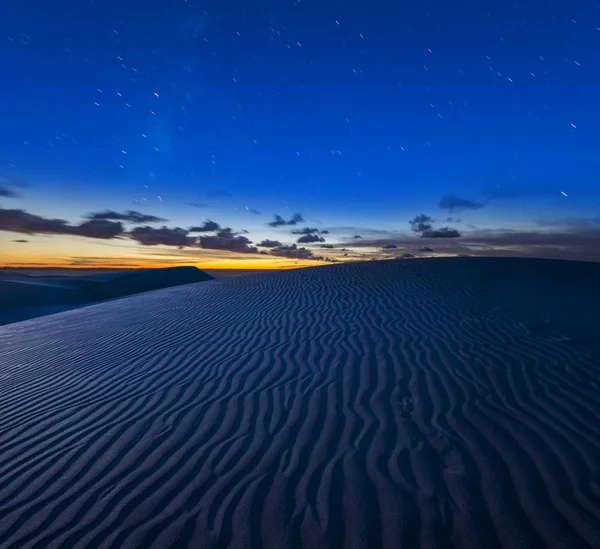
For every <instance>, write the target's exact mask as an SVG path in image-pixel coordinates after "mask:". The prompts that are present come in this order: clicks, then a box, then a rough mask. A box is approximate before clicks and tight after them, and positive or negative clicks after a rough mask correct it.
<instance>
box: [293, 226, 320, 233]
mask: <svg viewBox="0 0 600 549" xmlns="http://www.w3.org/2000/svg"><path fill="white" fill-rule="evenodd" d="M318 232H319V229H315V228H314V227H304V228H303V229H296V230H295V231H292V234H313V233H318Z"/></svg>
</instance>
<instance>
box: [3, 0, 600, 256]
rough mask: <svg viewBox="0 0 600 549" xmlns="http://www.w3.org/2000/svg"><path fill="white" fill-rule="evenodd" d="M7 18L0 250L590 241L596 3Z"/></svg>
mask: <svg viewBox="0 0 600 549" xmlns="http://www.w3.org/2000/svg"><path fill="white" fill-rule="evenodd" d="M0 28H1V32H0V38H1V41H0V68H1V70H2V76H3V78H2V87H1V88H0V99H1V101H0V120H1V121H2V132H0V251H1V252H0V264H2V265H74V266H94V267H95V266H108V267H110V266H160V265H174V264H194V265H198V266H199V267H207V268H208V267H212V268H218V267H239V268H254V267H262V268H268V267H285V266H294V265H306V264H315V263H318V262H319V261H318V260H317V259H316V258H318V257H328V258H332V259H335V260H348V259H356V258H367V259H368V258H372V257H378V258H381V257H393V256H401V255H403V254H407V253H410V254H413V255H447V254H452V255H454V254H457V253H463V254H464V253H468V254H472V255H518V256H538V257H558V258H571V259H587V260H600V185H599V182H598V174H599V173H600V108H598V98H599V97H600V71H599V70H598V67H600V6H598V5H596V3H594V2H588V1H582V0H576V1H574V2H570V3H568V5H567V3H566V2H558V3H555V2H549V1H539V0H532V1H528V2H512V3H510V2H505V1H500V0H497V1H483V2H481V1H477V2H475V1H470V0H464V1H462V2H458V3H457V2H449V1H447V0H431V1H429V2H392V1H378V2H375V1H372V0H355V1H346V2H342V1H338V2H333V1H323V0H320V1H308V0H292V1H277V2H275V1H271V2H254V1H248V0H219V1H214V0H211V1H198V0H161V1H159V0H153V1H149V2H144V3H143V7H142V3H141V2H139V1H137V0H123V1H117V0H94V1H91V0H56V1H54V2H43V1H41V0H37V1H34V0H12V1H9V2H6V3H4V5H3V7H2V8H0ZM295 214H300V215H299V216H296V217H295ZM276 215H277V216H281V217H280V218H276V217H275V216H276ZM417 216H421V217H417ZM276 219H279V222H275V220H276ZM61 220H62V221H61ZM208 220H212V221H214V222H215V223H216V224H218V226H219V227H220V229H221V230H220V232H219V230H218V229H217V230H212V231H211V230H205V231H200V229H216V227H215V225H214V224H213V225H209V226H208V227H206V226H205V223H206V222H207V221H208ZM411 220H412V221H413V223H412V224H411V223H410V221H411ZM269 223H271V225H269ZM284 223H285V224H284ZM273 225H275V226H273ZM163 227H164V228H163ZM191 228H195V229H197V230H196V231H192V232H188V231H189V230H190V229H191ZM227 228H229V230H227ZM222 229H225V230H222ZM242 231H247V233H246V232H242ZM293 231H296V232H298V233H300V234H293ZM323 231H325V232H323ZM355 236H356V237H358V236H360V237H361V238H355ZM299 239H301V241H300V242H298V240H299ZM265 241H266V242H265ZM259 244H265V246H260V245H259ZM294 244H295V246H294ZM323 246H327V247H326V248H323ZM423 248H425V250H424V251H420V250H421V249H423ZM429 250H433V251H429Z"/></svg>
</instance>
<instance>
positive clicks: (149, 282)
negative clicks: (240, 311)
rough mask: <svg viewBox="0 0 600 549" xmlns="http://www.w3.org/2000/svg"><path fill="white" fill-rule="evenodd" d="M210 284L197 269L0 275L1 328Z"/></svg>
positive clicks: (172, 268)
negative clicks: (155, 292)
mask: <svg viewBox="0 0 600 549" xmlns="http://www.w3.org/2000/svg"><path fill="white" fill-rule="evenodd" d="M206 280H213V277H212V276H210V275H209V274H207V273H205V272H203V271H201V270H200V269H197V268H196V267H166V268H163V269H135V270H130V271H123V272H116V273H115V272H112V273H102V274H95V275H82V276H60V275H58V276H56V275H54V276H53V275H46V276H30V275H27V274H21V273H11V272H7V271H0V326H1V325H3V324H12V323H14V322H20V321H22V320H29V319H30V318H37V317H40V316H45V315H49V314H53V313H58V312H62V311H67V310H69V309H75V308H77V307H83V306H85V305H87V304H89V303H95V302H98V301H105V300H108V299H115V298H118V297H124V296H128V295H134V294H138V293H141V292H148V291H151V290H158V289H162V288H168V287H170V286H179V285H181V284H190V283H193V282H202V281H206Z"/></svg>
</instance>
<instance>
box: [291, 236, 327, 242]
mask: <svg viewBox="0 0 600 549" xmlns="http://www.w3.org/2000/svg"><path fill="white" fill-rule="evenodd" d="M296 242H298V244H310V243H311V242H325V239H324V238H323V237H322V236H317V235H316V234H305V235H304V236H301V237H300V238H299V239H298V240H297V241H296Z"/></svg>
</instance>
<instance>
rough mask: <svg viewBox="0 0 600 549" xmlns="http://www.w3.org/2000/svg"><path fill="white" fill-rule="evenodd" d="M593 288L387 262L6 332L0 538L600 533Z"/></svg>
mask: <svg viewBox="0 0 600 549" xmlns="http://www.w3.org/2000/svg"><path fill="white" fill-rule="evenodd" d="M598 280H600V265H598V264H589V263H571V262H560V261H548V260H525V259H503V258H489V259H487V258H461V259H455V258H447V259H423V260H420V259H416V260H411V261H379V262H375V261H373V262H366V263H355V264H341V265H333V266H326V267H312V268H306V269H300V270H296V271H285V272H277V273H266V274H260V275H255V276H252V277H247V278H239V279H228V280H216V281H213V282H211V283H210V284H191V285H186V286H180V287H174V288H168V289H164V290H161V291H156V292H152V293H148V294H144V295H137V296H131V297H128V298H127V299H124V300H119V301H113V302H108V303H100V304H97V305H95V306H94V307H88V308H84V309H77V310H72V311H67V312H63V313H60V314H57V315H53V316H50V317H46V318H39V319H36V320H32V321H29V322H23V323H18V324H13V325H10V326H4V327H0V349H1V350H2V351H1V352H0V409H1V410H2V414H0V447H1V448H2V452H1V453H0V516H1V517H2V520H1V521H0V547H6V548H23V549H24V548H33V547H47V548H58V547H107V548H108V547H156V548H169V547H173V548H175V547H203V548H217V547H218V548H221V547H236V548H253V547H265V548H278V549H280V548H286V547H306V548H311V549H312V548H329V547H348V548H350V547H352V548H365V549H367V548H368V549H372V548H379V547H384V548H396V547H411V548H413V547H422V548H432V547H444V548H461V549H463V548H464V549H466V548H475V547H481V548H486V549H495V548H503V549H518V548H528V549H530V548H542V547H543V548H546V547H548V548H559V547H560V548H563V547H569V548H593V547H597V542H598V540H600V481H599V480H598V479H599V473H600V464H599V461H598V456H600V421H599V418H600V391H599V386H598V385H599V383H600V382H599V381H598V379H600V340H599V338H598V332H597V326H600V311H599V310H598V306H597V304H598V302H599V300H600V288H599V287H598V286H599V285H598ZM594 326H595V328H594Z"/></svg>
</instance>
